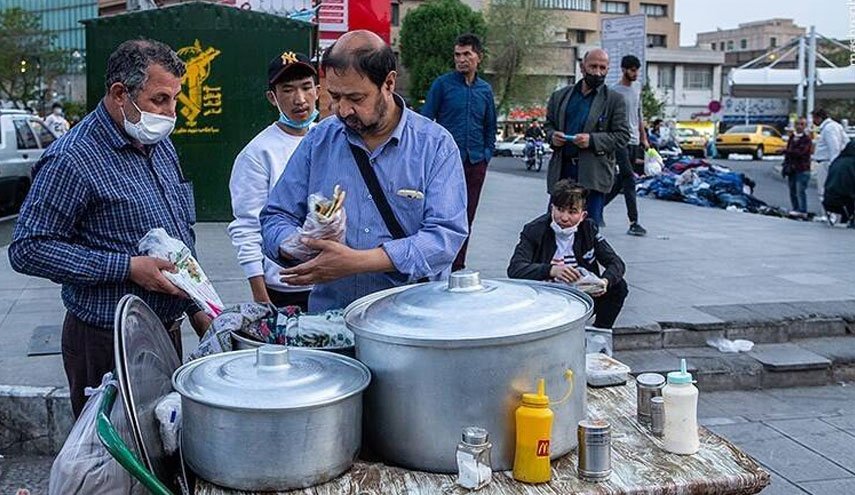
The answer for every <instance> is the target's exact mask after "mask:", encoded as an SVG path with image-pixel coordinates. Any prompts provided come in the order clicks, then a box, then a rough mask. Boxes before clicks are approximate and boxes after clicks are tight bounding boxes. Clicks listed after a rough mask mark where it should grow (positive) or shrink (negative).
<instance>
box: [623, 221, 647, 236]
mask: <svg viewBox="0 0 855 495" xmlns="http://www.w3.org/2000/svg"><path fill="white" fill-rule="evenodd" d="M626 233H627V234H629V235H634V236H638V237H643V236H646V235H647V230H646V229H645V228H644V227H642V226H641V225H639V224H638V223H633V224H631V225H630V226H629V230H627V231H626Z"/></svg>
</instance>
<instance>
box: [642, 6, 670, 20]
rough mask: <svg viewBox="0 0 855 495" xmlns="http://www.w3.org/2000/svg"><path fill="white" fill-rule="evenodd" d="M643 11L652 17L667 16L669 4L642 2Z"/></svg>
mask: <svg viewBox="0 0 855 495" xmlns="http://www.w3.org/2000/svg"><path fill="white" fill-rule="evenodd" d="M641 13H642V14H644V15H646V16H650V17H667V16H668V6H667V5H659V4H657V3H643V4H641Z"/></svg>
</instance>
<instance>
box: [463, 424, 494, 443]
mask: <svg viewBox="0 0 855 495" xmlns="http://www.w3.org/2000/svg"><path fill="white" fill-rule="evenodd" d="M489 438H490V434H489V433H487V430H485V429H484V428H480V427H478V426H467V427H466V428H463V441H464V442H466V443H468V444H469V445H484V444H485V443H487V440H488V439H489Z"/></svg>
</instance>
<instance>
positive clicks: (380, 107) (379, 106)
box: [336, 97, 388, 136]
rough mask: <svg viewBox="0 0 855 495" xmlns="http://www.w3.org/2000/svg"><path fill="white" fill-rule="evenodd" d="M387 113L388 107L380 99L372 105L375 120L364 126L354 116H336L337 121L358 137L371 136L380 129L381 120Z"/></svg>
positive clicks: (360, 120)
mask: <svg viewBox="0 0 855 495" xmlns="http://www.w3.org/2000/svg"><path fill="white" fill-rule="evenodd" d="M387 111H388V105H386V102H385V101H384V100H383V98H382V97H381V98H380V99H378V100H377V103H376V104H375V105H374V113H376V114H377V119H376V120H375V121H374V122H372V123H370V124H366V123H365V122H363V121H362V119H360V118H359V117H357V116H356V114H353V115H348V116H347V117H344V118H342V117H341V116H340V115H336V116H337V117H338V119H339V120H340V121H341V122H342V123H343V124H344V125H346V126H347V127H348V129H351V130H352V131H354V132H356V133H357V134H359V135H360V136H366V135H371V134H374V133H375V132H377V129H379V128H380V123H381V122H383V119H384V118H385V117H386V113H387Z"/></svg>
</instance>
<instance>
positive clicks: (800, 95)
mask: <svg viewBox="0 0 855 495" xmlns="http://www.w3.org/2000/svg"><path fill="white" fill-rule="evenodd" d="M804 112H805V37H804V36H802V37H801V38H799V85H798V87H796V115H798V116H799V117H805V113H804Z"/></svg>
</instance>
